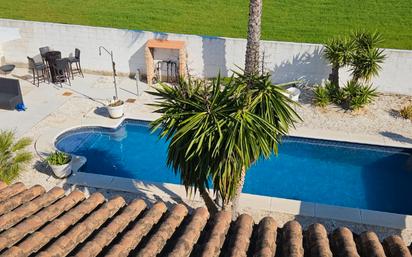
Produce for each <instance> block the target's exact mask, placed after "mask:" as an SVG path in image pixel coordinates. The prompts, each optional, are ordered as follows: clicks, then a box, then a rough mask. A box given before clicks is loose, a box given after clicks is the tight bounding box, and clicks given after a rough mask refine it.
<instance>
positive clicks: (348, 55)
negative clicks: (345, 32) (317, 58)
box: [323, 37, 354, 87]
mask: <svg viewBox="0 0 412 257" xmlns="http://www.w3.org/2000/svg"><path fill="white" fill-rule="evenodd" d="M353 51H354V43H353V41H352V40H351V39H348V38H342V37H336V38H332V39H331V40H329V41H328V42H327V43H326V44H325V49H324V50H323V54H324V56H325V57H326V59H328V61H329V62H330V63H331V64H332V73H331V74H330V81H331V83H332V84H334V85H336V86H337V87H339V69H340V68H341V67H343V66H345V65H347V64H349V63H350V61H351V59H352V54H353Z"/></svg>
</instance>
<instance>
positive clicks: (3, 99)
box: [0, 78, 23, 110]
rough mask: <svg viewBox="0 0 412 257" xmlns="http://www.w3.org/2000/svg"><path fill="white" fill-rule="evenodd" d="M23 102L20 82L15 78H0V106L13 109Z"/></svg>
mask: <svg viewBox="0 0 412 257" xmlns="http://www.w3.org/2000/svg"><path fill="white" fill-rule="evenodd" d="M19 103H23V96H22V94H21V89H20V82H19V81H18V80H17V79H8V78H0V108H1V109H7V110H14V109H15V107H16V105H17V104H19Z"/></svg>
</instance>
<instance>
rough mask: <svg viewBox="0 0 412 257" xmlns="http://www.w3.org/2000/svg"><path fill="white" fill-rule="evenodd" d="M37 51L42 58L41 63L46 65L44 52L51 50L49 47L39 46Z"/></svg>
mask: <svg viewBox="0 0 412 257" xmlns="http://www.w3.org/2000/svg"><path fill="white" fill-rule="evenodd" d="M39 51H40V55H41V58H42V60H43V63H44V64H46V65H47V63H46V54H47V53H48V52H50V51H51V49H50V47H48V46H44V47H40V48H39Z"/></svg>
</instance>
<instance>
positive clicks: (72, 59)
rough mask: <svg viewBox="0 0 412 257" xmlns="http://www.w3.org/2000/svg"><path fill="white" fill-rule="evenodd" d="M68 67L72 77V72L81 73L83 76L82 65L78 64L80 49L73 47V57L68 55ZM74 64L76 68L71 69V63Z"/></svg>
mask: <svg viewBox="0 0 412 257" xmlns="http://www.w3.org/2000/svg"><path fill="white" fill-rule="evenodd" d="M68 60H69V67H70V72H71V74H72V79H74V74H81V75H82V77H83V78H84V76H83V71H82V66H81V65H80V49H78V48H76V49H74V57H69V58H68ZM73 63H74V64H76V68H74V69H73V67H72V64H73Z"/></svg>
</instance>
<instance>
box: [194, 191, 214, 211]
mask: <svg viewBox="0 0 412 257" xmlns="http://www.w3.org/2000/svg"><path fill="white" fill-rule="evenodd" d="M199 191H200V192H199V193H200V196H201V197H202V198H203V201H204V202H205V205H206V207H207V210H208V211H209V213H210V214H211V215H213V214H215V213H217V211H218V209H217V206H216V204H215V202H214V201H213V199H212V198H211V197H210V195H209V193H208V192H207V191H206V190H204V189H200V190H199Z"/></svg>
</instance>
